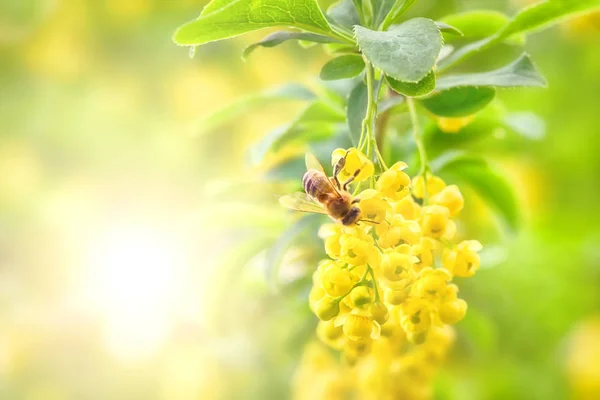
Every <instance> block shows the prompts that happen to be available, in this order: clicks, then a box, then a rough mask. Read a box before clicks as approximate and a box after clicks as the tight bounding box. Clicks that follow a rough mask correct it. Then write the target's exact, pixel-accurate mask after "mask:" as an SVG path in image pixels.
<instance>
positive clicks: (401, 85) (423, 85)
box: [385, 70, 435, 97]
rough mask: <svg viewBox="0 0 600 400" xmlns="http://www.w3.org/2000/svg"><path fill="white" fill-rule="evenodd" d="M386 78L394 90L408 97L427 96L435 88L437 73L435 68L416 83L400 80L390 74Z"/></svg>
mask: <svg viewBox="0 0 600 400" xmlns="http://www.w3.org/2000/svg"><path fill="white" fill-rule="evenodd" d="M385 79H386V81H387V83H388V85H389V86H390V88H392V90H394V91H395V92H398V93H400V94H403V95H405V96H408V97H418V96H425V95H426V94H429V93H431V92H433V90H434V89H435V73H434V72H433V70H432V71H430V72H429V73H428V74H427V76H425V78H423V79H421V80H420V81H419V82H416V83H415V82H402V81H398V80H396V79H394V78H391V77H389V76H386V78H385Z"/></svg>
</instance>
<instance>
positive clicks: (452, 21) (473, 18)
mask: <svg viewBox="0 0 600 400" xmlns="http://www.w3.org/2000/svg"><path fill="white" fill-rule="evenodd" d="M441 21H442V22H445V23H446V24H448V25H451V26H454V27H456V28H457V29H460V31H461V32H462V33H463V36H464V38H465V39H472V40H477V39H483V38H485V37H488V36H491V35H493V34H494V33H496V32H498V31H499V30H500V29H502V27H503V26H504V25H506V24H507V23H508V21H510V19H509V18H508V16H507V15H505V14H503V13H501V12H499V11H491V10H473V11H466V12H462V13H459V14H452V15H448V16H446V17H444V18H442V20H441ZM446 39H447V41H448V40H451V39H452V38H450V37H447V38H446Z"/></svg>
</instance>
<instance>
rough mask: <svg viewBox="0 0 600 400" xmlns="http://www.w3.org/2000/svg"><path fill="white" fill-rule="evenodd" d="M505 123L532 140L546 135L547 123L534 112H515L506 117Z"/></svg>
mask: <svg viewBox="0 0 600 400" xmlns="http://www.w3.org/2000/svg"><path fill="white" fill-rule="evenodd" d="M504 125H505V126H506V127H507V128H509V129H510V130H512V131H513V132H516V133H518V134H519V135H521V136H523V137H526V138H527V139H531V140H540V139H542V138H544V136H545V135H546V123H545V122H544V120H543V119H542V118H540V117H539V116H537V115H536V114H534V113H532V112H515V113H511V114H508V115H507V116H506V117H504Z"/></svg>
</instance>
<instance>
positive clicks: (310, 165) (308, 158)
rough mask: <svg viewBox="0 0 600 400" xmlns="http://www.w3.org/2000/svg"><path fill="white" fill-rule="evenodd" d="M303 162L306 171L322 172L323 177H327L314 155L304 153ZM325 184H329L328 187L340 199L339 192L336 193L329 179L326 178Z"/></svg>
mask: <svg viewBox="0 0 600 400" xmlns="http://www.w3.org/2000/svg"><path fill="white" fill-rule="evenodd" d="M304 162H305V163H306V170H307V171H308V170H309V169H316V170H317V171H320V172H322V173H323V175H325V176H327V173H326V172H325V170H324V169H323V166H322V165H321V163H320V162H319V160H318V159H317V157H315V155H314V154H312V153H306V155H305V156H304ZM327 183H329V186H331V189H333V192H334V193H335V194H336V195H337V196H338V197H342V196H341V195H340V192H339V191H338V189H337V188H336V187H335V185H334V184H333V183H331V180H330V179H329V177H327Z"/></svg>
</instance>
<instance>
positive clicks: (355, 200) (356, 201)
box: [352, 199, 360, 204]
mask: <svg viewBox="0 0 600 400" xmlns="http://www.w3.org/2000/svg"><path fill="white" fill-rule="evenodd" d="M356 203H360V199H354V200H352V204H356Z"/></svg>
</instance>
